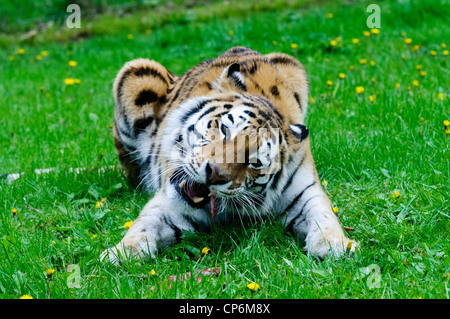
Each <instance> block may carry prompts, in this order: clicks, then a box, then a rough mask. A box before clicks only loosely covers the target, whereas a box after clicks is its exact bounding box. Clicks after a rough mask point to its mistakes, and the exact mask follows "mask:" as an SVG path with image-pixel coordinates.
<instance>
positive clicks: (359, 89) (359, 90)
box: [355, 86, 364, 94]
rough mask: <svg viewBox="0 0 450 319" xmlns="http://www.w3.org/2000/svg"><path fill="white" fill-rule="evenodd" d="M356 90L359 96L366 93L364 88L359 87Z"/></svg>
mask: <svg viewBox="0 0 450 319" xmlns="http://www.w3.org/2000/svg"><path fill="white" fill-rule="evenodd" d="M355 90H356V93H357V94H361V93H363V92H364V87H363V86H357V87H356V89H355Z"/></svg>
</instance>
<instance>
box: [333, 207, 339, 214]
mask: <svg viewBox="0 0 450 319" xmlns="http://www.w3.org/2000/svg"><path fill="white" fill-rule="evenodd" d="M333 213H335V214H337V213H339V207H337V206H334V207H333Z"/></svg>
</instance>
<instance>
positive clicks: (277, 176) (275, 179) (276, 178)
mask: <svg viewBox="0 0 450 319" xmlns="http://www.w3.org/2000/svg"><path fill="white" fill-rule="evenodd" d="M283 171H284V167H283V166H282V167H281V169H280V170H279V171H278V172H277V173H276V174H275V176H274V177H273V179H272V184H271V185H270V188H271V189H276V188H277V187H278V182H279V181H280V177H281V175H282V174H283Z"/></svg>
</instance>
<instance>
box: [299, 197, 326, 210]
mask: <svg viewBox="0 0 450 319" xmlns="http://www.w3.org/2000/svg"><path fill="white" fill-rule="evenodd" d="M320 196H322V195H314V196H313V197H310V198H308V200H307V201H306V202H305V203H304V204H303V206H302V208H300V211H301V212H302V211H303V209H304V208H305V207H306V205H307V204H308V203H309V201H310V200H311V199H313V198H316V197H320Z"/></svg>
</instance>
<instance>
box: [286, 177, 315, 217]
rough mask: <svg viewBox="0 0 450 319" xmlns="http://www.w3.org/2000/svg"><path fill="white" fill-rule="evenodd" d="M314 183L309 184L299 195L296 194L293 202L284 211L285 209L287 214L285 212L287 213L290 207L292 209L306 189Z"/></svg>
mask: <svg viewBox="0 0 450 319" xmlns="http://www.w3.org/2000/svg"><path fill="white" fill-rule="evenodd" d="M315 183H316V181H314V182H312V183H311V184H309V185H308V186H306V187H305V188H304V189H303V190H302V191H301V192H300V194H298V195H297V196H296V197H295V198H294V200H293V201H292V202H291V204H290V205H289V206H288V207H286V209H285V210H284V211H286V212H287V211H289V210H290V209H291V208H292V207H294V206H295V204H297V202H298V200H299V199H300V197H302V196H303V194H304V193H305V191H306V190H307V189H308V188H310V187H311V186H313V185H314V184H315Z"/></svg>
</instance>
